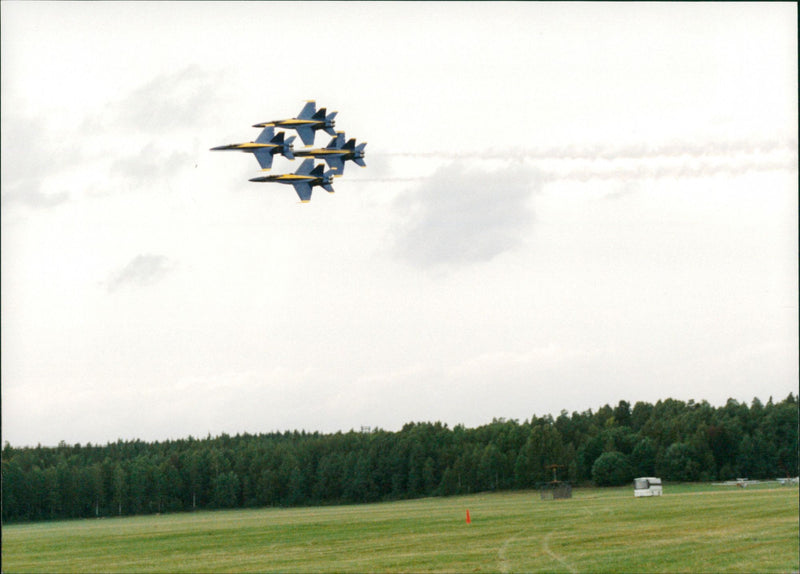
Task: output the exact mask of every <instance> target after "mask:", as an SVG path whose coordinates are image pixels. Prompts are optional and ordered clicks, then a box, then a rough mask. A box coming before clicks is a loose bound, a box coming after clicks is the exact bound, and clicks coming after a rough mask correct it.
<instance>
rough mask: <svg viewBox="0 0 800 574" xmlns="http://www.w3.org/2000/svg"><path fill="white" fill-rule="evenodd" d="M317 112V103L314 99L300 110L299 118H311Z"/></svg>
mask: <svg viewBox="0 0 800 574" xmlns="http://www.w3.org/2000/svg"><path fill="white" fill-rule="evenodd" d="M315 113H317V103H316V102H315V101H314V100H311V101H309V102H306V105H305V106H303V109H302V110H300V114H299V115H298V116H297V119H298V120H310V119H311V116H313V115H314V114H315Z"/></svg>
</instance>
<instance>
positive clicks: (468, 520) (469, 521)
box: [467, 508, 472, 524]
mask: <svg viewBox="0 0 800 574" xmlns="http://www.w3.org/2000/svg"><path fill="white" fill-rule="evenodd" d="M467 524H472V520H470V518H469V508H467Z"/></svg>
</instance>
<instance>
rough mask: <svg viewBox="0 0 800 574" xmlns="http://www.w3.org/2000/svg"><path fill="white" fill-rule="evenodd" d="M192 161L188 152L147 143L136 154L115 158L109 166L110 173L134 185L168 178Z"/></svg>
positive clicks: (191, 156)
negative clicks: (167, 150)
mask: <svg viewBox="0 0 800 574" xmlns="http://www.w3.org/2000/svg"><path fill="white" fill-rule="evenodd" d="M193 163H194V159H193V155H192V154H191V153H189V152H186V151H178V150H173V151H172V152H165V151H162V150H159V149H158V148H157V147H156V146H154V145H153V144H152V143H149V144H147V145H145V146H144V147H143V148H142V149H141V150H140V151H139V153H138V154H137V155H132V156H128V157H124V158H120V159H117V160H116V161H115V162H114V163H113V164H112V166H111V173H112V174H113V175H118V176H120V177H123V178H124V179H125V180H127V181H130V182H131V183H133V184H136V185H142V184H149V185H153V184H155V183H158V182H162V181H165V180H168V179H169V177H171V176H172V175H174V174H175V172H176V171H177V170H179V169H182V168H188V167H191V166H192V165H193Z"/></svg>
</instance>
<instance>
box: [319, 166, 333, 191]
mask: <svg viewBox="0 0 800 574" xmlns="http://www.w3.org/2000/svg"><path fill="white" fill-rule="evenodd" d="M335 175H336V172H335V171H334V170H329V171H326V172H325V173H324V174H323V176H322V178H323V179H322V189H324V190H325V191H327V192H328V193H334V190H333V186H332V185H331V182H332V181H333V177H334V176H335Z"/></svg>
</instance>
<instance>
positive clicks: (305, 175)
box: [250, 158, 334, 203]
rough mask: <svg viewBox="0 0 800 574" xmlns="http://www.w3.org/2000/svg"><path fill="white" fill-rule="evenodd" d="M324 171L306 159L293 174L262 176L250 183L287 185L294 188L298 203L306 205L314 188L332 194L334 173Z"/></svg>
mask: <svg viewBox="0 0 800 574" xmlns="http://www.w3.org/2000/svg"><path fill="white" fill-rule="evenodd" d="M324 169H325V166H324V165H322V164H319V165H317V166H314V160H313V159H312V158H308V159H307V160H305V161H304V162H303V163H301V164H300V167H299V168H297V171H296V172H294V173H284V174H282V175H263V176H261V177H254V178H252V179H251V180H250V181H257V182H265V181H275V182H277V183H288V184H290V185H293V186H294V190H295V191H296V192H297V195H298V197H300V201H302V202H303V203H308V202H309V201H311V190H312V189H313V188H314V187H316V186H320V187H322V189H324V190H325V191H327V192H328V193H333V191H334V190H333V186H331V183H333V176H334V172H333V170H329V171H326V172H324V173H323V170H324Z"/></svg>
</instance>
